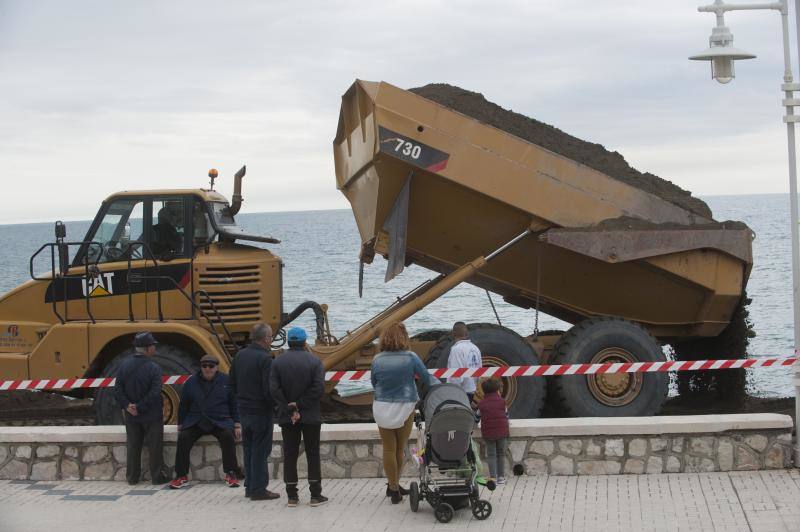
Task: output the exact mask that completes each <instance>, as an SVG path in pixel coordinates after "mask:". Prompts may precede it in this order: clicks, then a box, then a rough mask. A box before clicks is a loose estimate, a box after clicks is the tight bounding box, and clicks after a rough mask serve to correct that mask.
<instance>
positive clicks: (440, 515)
mask: <svg viewBox="0 0 800 532" xmlns="http://www.w3.org/2000/svg"><path fill="white" fill-rule="evenodd" d="M453 514H455V510H453V507H452V506H450V505H449V504H448V503H446V502H443V503H442V504H440V505H439V506H437V507H436V511H435V512H434V515H435V516H436V520H437V521H439V522H440V523H449V522H450V521H451V520H452V519H453ZM486 517H489V516H488V515H487V516H486Z"/></svg>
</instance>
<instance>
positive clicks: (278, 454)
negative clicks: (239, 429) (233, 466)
mask: <svg viewBox="0 0 800 532" xmlns="http://www.w3.org/2000/svg"><path fill="white" fill-rule="evenodd" d="M269 456H270V458H282V457H283V446H282V445H280V444H278V445H273V446H272V451H270V453H269ZM242 460H244V455H242Z"/></svg>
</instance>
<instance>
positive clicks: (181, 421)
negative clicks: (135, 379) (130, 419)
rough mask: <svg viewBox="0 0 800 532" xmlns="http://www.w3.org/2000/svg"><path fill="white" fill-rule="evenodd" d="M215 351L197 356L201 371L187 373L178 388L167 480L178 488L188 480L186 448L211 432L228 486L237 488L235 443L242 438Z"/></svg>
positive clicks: (232, 400)
mask: <svg viewBox="0 0 800 532" xmlns="http://www.w3.org/2000/svg"><path fill="white" fill-rule="evenodd" d="M218 366H219V360H217V357H215V356H214V355H204V356H203V358H201V359H200V371H198V372H197V373H196V374H194V375H192V376H191V377H189V380H187V381H186V383H185V384H184V385H183V391H182V392H181V405H180V407H179V408H178V448H177V450H176V452H175V480H173V481H172V482H170V483H169V487H170V488H172V489H179V488H182V487H184V486H185V485H186V484H188V483H189V479H188V477H187V475H188V473H189V452H190V451H191V450H192V446H193V445H194V443H195V442H196V441H197V440H198V439H199V438H200V437H201V436H205V435H206V434H212V435H213V436H214V437H215V438H216V439H217V441H219V445H220V447H221V448H222V467H223V470H224V471H225V482H226V483H227V484H228V487H231V488H236V487H238V486H239V481H238V480H237V478H236V471H237V469H238V466H237V464H236V443H235V442H237V441H239V440H241V438H242V426H241V424H240V423H239V409H238V408H237V405H236V397H235V396H234V395H233V393H232V391H231V389H230V388H229V387H228V376H227V375H226V374H224V373H220V372H219V371H218V369H219V368H218Z"/></svg>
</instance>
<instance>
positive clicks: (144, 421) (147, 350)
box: [114, 331, 169, 485]
mask: <svg viewBox="0 0 800 532" xmlns="http://www.w3.org/2000/svg"><path fill="white" fill-rule="evenodd" d="M157 344H158V342H156V339H155V338H154V337H153V335H152V334H151V333H149V332H147V331H145V332H140V333H138V334H137V335H136V336H134V338H133V347H134V349H135V353H134V354H133V356H131V357H128V359H127V360H125V361H124V362H123V363H122V366H120V368H119V372H118V373H117V380H116V382H115V384H114V397H115V398H116V400H117V403H118V404H119V405H120V407H121V408H122V410H123V412H122V416H123V418H124V420H125V435H126V446H127V464H126V468H125V477H126V478H127V480H128V484H130V485H135V484H138V483H139V478H140V476H141V473H142V445H143V444H145V445H147V449H148V450H149V452H150V479H151V482H152V483H153V484H164V483H165V482H169V477H167V475H166V474H165V473H164V470H163V469H164V468H163V465H164V457H163V454H162V452H163V451H162V449H163V447H164V418H163V412H162V408H163V407H162V404H161V368H160V367H159V366H158V364H156V363H155V362H153V360H152V359H153V356H154V355H155V354H156V345H157Z"/></svg>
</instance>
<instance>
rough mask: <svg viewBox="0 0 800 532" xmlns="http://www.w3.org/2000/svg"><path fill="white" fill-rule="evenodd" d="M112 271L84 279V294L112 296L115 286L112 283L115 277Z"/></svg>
mask: <svg viewBox="0 0 800 532" xmlns="http://www.w3.org/2000/svg"><path fill="white" fill-rule="evenodd" d="M113 275H114V274H113V273H112V272H104V273H100V274H98V275H97V277H93V278H89V279H83V295H84V297H86V296H87V295H88V296H89V297H103V296H110V295H112V294H113V293H114V287H113V284H112V283H111V279H112V277H113Z"/></svg>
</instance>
